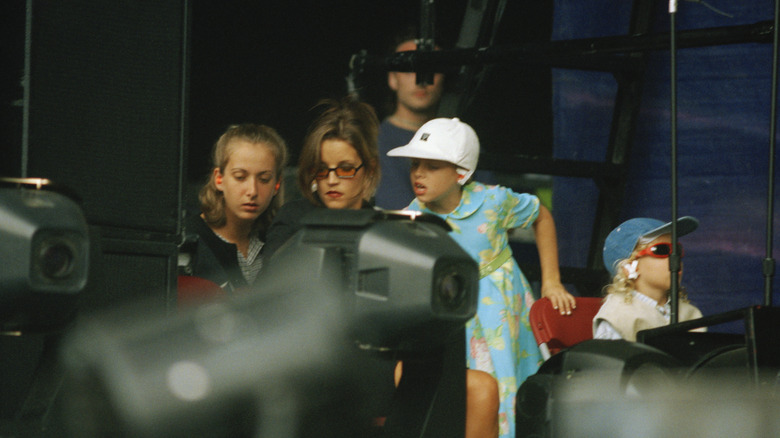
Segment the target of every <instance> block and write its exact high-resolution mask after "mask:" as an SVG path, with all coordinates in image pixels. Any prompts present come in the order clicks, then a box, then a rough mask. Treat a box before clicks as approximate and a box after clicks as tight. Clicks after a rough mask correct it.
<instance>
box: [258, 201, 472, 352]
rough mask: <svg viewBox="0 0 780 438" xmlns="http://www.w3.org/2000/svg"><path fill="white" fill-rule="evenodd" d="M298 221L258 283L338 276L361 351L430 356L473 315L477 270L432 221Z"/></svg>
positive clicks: (368, 213)
mask: <svg viewBox="0 0 780 438" xmlns="http://www.w3.org/2000/svg"><path fill="white" fill-rule="evenodd" d="M301 221H302V222H303V223H304V224H305V227H304V229H303V230H301V231H299V232H298V233H297V234H296V235H295V236H293V237H292V238H291V239H290V240H289V241H288V242H287V243H286V244H285V245H284V246H282V247H281V248H280V249H279V250H278V251H277V253H276V254H275V256H274V258H273V259H272V260H271V261H270V263H269V264H268V266H267V267H266V268H264V269H266V270H265V271H264V273H263V277H264V278H267V277H274V278H279V277H281V278H291V277H294V276H300V275H304V276H306V277H307V278H308V279H309V280H310V284H309V288H316V285H317V278H318V277H319V276H320V275H322V273H324V272H335V273H338V279H339V280H338V281H339V282H340V286H339V289H340V290H341V291H342V292H341V299H342V300H343V301H344V306H345V308H346V309H348V311H349V313H350V317H351V333H352V335H353V336H354V338H355V339H354V340H355V342H357V343H358V344H360V345H361V347H363V348H366V349H371V350H378V351H382V350H393V351H400V352H420V351H430V350H432V349H436V348H439V347H441V346H442V345H443V342H444V339H445V338H446V337H447V336H448V335H449V334H450V333H451V332H452V330H453V329H456V328H458V327H462V326H463V324H465V322H466V321H468V320H469V319H471V318H472V317H473V316H474V314H475V313H476V310H477V295H478V288H479V273H478V270H477V264H476V263H475V262H474V260H473V259H472V258H471V257H470V256H469V255H468V254H467V253H466V252H465V251H463V249H461V248H460V246H459V245H458V244H457V243H456V242H455V241H454V240H452V239H451V238H450V237H449V236H448V235H447V232H448V230H449V225H447V223H446V222H444V221H443V220H441V219H439V218H438V217H436V216H431V215H420V214H416V213H411V212H408V213H406V212H404V213H401V212H378V211H374V210H360V211H345V210H323V211H317V212H316V214H314V215H309V216H307V217H304V218H302V220H301ZM259 293H266V289H265V288H263V287H262V286H261V287H260V288H259Z"/></svg>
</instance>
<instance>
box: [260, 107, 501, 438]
mask: <svg viewBox="0 0 780 438" xmlns="http://www.w3.org/2000/svg"><path fill="white" fill-rule="evenodd" d="M321 105H323V106H324V111H323V112H322V113H321V114H320V116H319V117H317V119H315V121H314V122H313V123H312V125H311V127H310V128H309V131H308V133H307V135H306V137H305V139H304V142H303V148H302V150H301V153H300V156H299V159H298V187H299V188H300V190H301V193H302V194H303V196H304V199H299V200H294V201H290V202H288V203H285V204H284V205H283V206H282V208H281V209H280V210H279V212H278V214H277V215H276V216H275V217H274V221H273V223H272V224H271V228H270V229H269V231H268V236H267V241H266V244H265V246H264V247H263V256H264V257H265V258H266V259H270V258H271V257H272V254H273V253H274V252H275V251H276V250H277V249H278V248H279V247H281V246H282V245H283V244H284V243H285V242H286V241H287V240H288V239H289V238H291V237H292V236H293V235H294V234H295V233H296V232H297V231H298V230H300V229H301V228H302V225H301V223H300V219H301V218H302V217H303V216H305V215H306V214H308V213H310V212H311V211H314V210H316V209H318V208H331V209H361V208H374V207H373V205H372V204H371V202H370V200H371V198H372V197H373V196H374V193H375V192H376V188H377V185H378V184H379V177H380V170H379V149H378V146H377V136H378V130H379V120H378V119H377V116H376V113H375V111H374V109H373V108H372V107H371V106H370V105H368V104H366V103H362V102H359V101H356V100H354V99H352V98H349V97H347V98H345V99H342V100H339V101H336V100H325V101H323V102H321ZM375 365H376V367H377V368H378V371H377V372H378V375H381V376H383V377H384V380H383V381H382V382H379V383H378V386H377V388H378V389H377V390H378V393H377V397H376V403H377V404H378V406H379V407H378V408H376V410H377V412H385V409H386V406H385V407H384V408H383V407H382V405H383V404H384V403H386V402H389V401H390V400H391V398H392V391H393V389H394V387H395V386H396V385H397V384H398V381H399V380H400V379H401V378H402V369H401V366H400V364H395V363H389V364H388V363H381V362H379V361H377V362H376V363H375ZM464 370H465V369H464ZM466 376H467V377H466V392H467V395H466V398H467V408H466V411H467V413H466V428H467V433H466V438H477V437H479V438H482V437H496V436H497V435H498V433H497V429H496V428H495V427H494V425H496V424H498V422H497V416H498V396H497V394H498V384H497V382H496V381H495V379H494V378H493V377H492V376H490V375H489V374H487V373H483V372H481V371H475V370H467V371H466ZM491 385H492V386H491ZM369 410H371V409H369ZM377 420H379V418H378V419H377ZM378 424H381V423H378Z"/></svg>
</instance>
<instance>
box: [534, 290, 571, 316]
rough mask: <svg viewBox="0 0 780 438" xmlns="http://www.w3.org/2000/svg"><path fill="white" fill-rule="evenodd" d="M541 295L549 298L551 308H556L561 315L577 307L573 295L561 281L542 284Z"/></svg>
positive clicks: (567, 313)
mask: <svg viewBox="0 0 780 438" xmlns="http://www.w3.org/2000/svg"><path fill="white" fill-rule="evenodd" d="M542 296H543V297H547V298H549V299H550V301H551V302H552V305H553V308H554V309H558V310H559V311H560V312H561V315H571V311H572V310H574V309H575V308H576V307H577V303H576V301H575V300H574V296H573V295H572V294H570V293H569V292H568V291H566V288H564V287H563V285H562V284H561V283H556V284H550V285H543V286H542Z"/></svg>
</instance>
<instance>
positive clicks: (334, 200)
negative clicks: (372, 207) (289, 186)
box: [315, 139, 367, 210]
mask: <svg viewBox="0 0 780 438" xmlns="http://www.w3.org/2000/svg"><path fill="white" fill-rule="evenodd" d="M363 164H364V163H363V161H362V160H361V159H360V156H359V155H358V152H357V150H356V149H355V148H354V147H352V145H351V144H349V143H347V142H345V141H344V140H339V139H327V140H324V141H323V142H322V145H320V165H319V168H318V170H319V171H321V170H325V169H335V168H339V167H341V168H342V169H350V168H351V169H355V168H358V167H359V166H362V165H363ZM366 169H367V168H366V167H365V166H363V167H360V168H359V169H358V170H357V172H356V173H355V175H354V176H353V177H352V178H339V177H338V176H336V172H335V171H330V172H328V175H327V176H326V177H325V178H324V179H321V180H315V181H316V183H317V194H318V195H319V196H320V199H321V200H322V202H323V203H324V204H325V206H326V207H328V208H336V209H354V210H357V209H359V208H361V207H362V206H363V193H364V192H365V190H366V182H367V181H366Z"/></svg>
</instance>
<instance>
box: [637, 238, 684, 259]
mask: <svg viewBox="0 0 780 438" xmlns="http://www.w3.org/2000/svg"><path fill="white" fill-rule="evenodd" d="M677 252H679V253H680V257H682V256H683V247H682V245H681V244H679V243H678V244H677ZM670 255H672V244H671V243H666V242H664V243H656V244H655V245H653V246H648V247H647V248H645V249H643V250H642V251H639V253H637V255H636V258H639V257H644V256H650V257H655V258H658V259H665V258H667V257H669V256H670Z"/></svg>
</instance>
